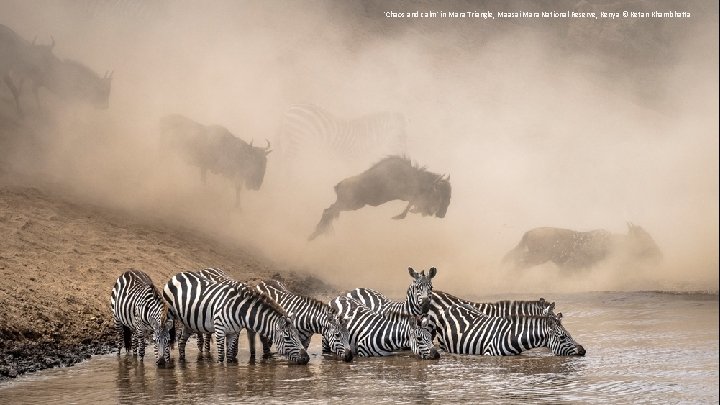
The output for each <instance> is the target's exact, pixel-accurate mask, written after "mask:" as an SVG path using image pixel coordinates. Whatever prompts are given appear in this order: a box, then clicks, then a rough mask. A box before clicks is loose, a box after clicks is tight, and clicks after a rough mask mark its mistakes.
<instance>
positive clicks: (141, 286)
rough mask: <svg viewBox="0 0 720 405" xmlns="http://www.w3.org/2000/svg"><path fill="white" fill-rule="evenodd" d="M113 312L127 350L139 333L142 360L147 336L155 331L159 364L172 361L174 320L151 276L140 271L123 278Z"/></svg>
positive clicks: (113, 296)
mask: <svg viewBox="0 0 720 405" xmlns="http://www.w3.org/2000/svg"><path fill="white" fill-rule="evenodd" d="M110 309H111V311H112V313H113V316H114V318H115V323H116V326H117V328H118V333H119V334H120V335H122V339H121V340H122V341H123V343H124V345H125V348H126V349H128V348H129V346H130V345H129V343H130V340H131V335H132V334H136V335H138V338H139V339H136V341H137V342H138V344H142V346H141V347H140V357H143V354H144V352H145V351H144V345H145V342H144V333H145V332H151V333H152V334H153V340H154V341H155V359H156V361H157V363H158V364H161V363H163V362H169V361H170V346H171V345H172V344H173V343H174V341H175V328H174V323H173V321H174V319H173V318H174V317H173V315H172V313H170V312H169V310H168V305H167V303H166V301H165V300H164V299H163V298H162V296H161V295H160V292H159V291H158V290H157V288H156V287H155V285H154V284H153V282H152V280H151V279H150V276H148V275H147V274H146V273H144V272H142V271H139V270H128V271H126V272H125V273H123V274H122V275H120V277H118V279H117V281H116V282H115V284H114V286H113V289H112V292H111V293H110ZM160 353H162V357H160ZM118 354H119V350H118Z"/></svg>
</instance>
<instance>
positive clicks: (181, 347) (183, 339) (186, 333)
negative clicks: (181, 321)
mask: <svg viewBox="0 0 720 405" xmlns="http://www.w3.org/2000/svg"><path fill="white" fill-rule="evenodd" d="M191 334H192V331H191V330H190V328H188V327H187V326H184V327H183V328H182V333H181V334H180V339H178V359H179V360H185V344H186V343H187V341H188V339H190V335H191Z"/></svg>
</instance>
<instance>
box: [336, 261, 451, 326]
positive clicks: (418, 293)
mask: <svg viewBox="0 0 720 405" xmlns="http://www.w3.org/2000/svg"><path fill="white" fill-rule="evenodd" d="M408 273H409V274H410V276H411V277H412V278H413V282H412V284H410V286H409V287H408V289H407V294H406V298H405V302H396V301H393V300H391V299H389V298H387V297H385V296H384V295H383V294H382V293H381V292H379V291H376V290H373V289H370V288H356V289H354V290H351V291H348V292H346V293H345V296H347V297H349V298H353V299H355V300H357V301H358V302H360V304H362V305H363V306H365V307H367V308H369V309H370V310H372V311H376V312H388V311H397V312H400V313H403V314H408V315H423V314H427V313H428V310H429V309H430V303H431V301H432V294H433V292H432V288H433V287H432V279H433V277H435V275H436V274H437V269H436V268H435V267H431V268H430V269H429V270H428V274H427V276H426V275H425V270H422V271H421V272H420V273H418V272H416V271H415V270H414V269H413V268H412V267H408Z"/></svg>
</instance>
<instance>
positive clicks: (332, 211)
mask: <svg viewBox="0 0 720 405" xmlns="http://www.w3.org/2000/svg"><path fill="white" fill-rule="evenodd" d="M340 211H341V210H340V208H338V204H337V202H335V203H334V204H333V205H331V206H329V207H327V208H326V209H325V211H323V214H322V218H320V222H318V224H317V226H316V227H315V232H313V233H312V235H310V237H308V240H313V239H315V238H317V237H318V236H320V235H322V234H324V233H326V232H327V231H329V230H330V229H332V221H334V220H335V219H337V218H338V217H339V216H340Z"/></svg>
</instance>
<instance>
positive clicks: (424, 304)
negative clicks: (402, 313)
mask: <svg viewBox="0 0 720 405" xmlns="http://www.w3.org/2000/svg"><path fill="white" fill-rule="evenodd" d="M408 273H410V276H411V277H412V278H413V279H414V281H413V283H412V284H411V285H410V287H409V288H408V291H407V303H408V305H409V306H410V308H409V310H410V313H411V314H414V315H420V314H427V312H428V310H429V309H430V299H431V298H432V278H433V277H435V275H436V274H437V269H436V268H435V267H431V268H430V270H428V275H427V276H426V275H425V270H423V271H421V272H420V273H418V272H416V271H415V270H413V268H412V267H408Z"/></svg>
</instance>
